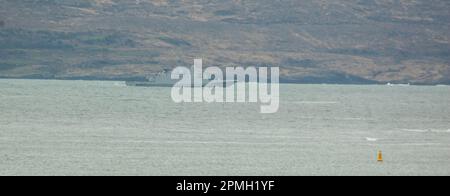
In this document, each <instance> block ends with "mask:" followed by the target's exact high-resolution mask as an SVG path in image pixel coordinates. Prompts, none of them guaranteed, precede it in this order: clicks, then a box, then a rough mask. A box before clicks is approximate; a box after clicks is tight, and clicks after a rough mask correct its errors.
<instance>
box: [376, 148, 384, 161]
mask: <svg viewBox="0 0 450 196" xmlns="http://www.w3.org/2000/svg"><path fill="white" fill-rule="evenodd" d="M377 161H378V162H383V152H381V150H380V151H378V156H377Z"/></svg>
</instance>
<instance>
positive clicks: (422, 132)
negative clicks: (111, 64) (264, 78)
mask: <svg viewBox="0 0 450 196" xmlns="http://www.w3.org/2000/svg"><path fill="white" fill-rule="evenodd" d="M170 91H171V89H170V88H139V87H127V86H125V85H124V83H122V82H104V81H56V80H53V81H52V80H0V175H450V111H449V110H450V87H449V86H383V85H369V86H357V85H355V86H353V85H295V84H282V85H281V89H280V93H281V94H280V101H281V102H280V110H279V112H278V113H275V114H260V113H259V109H260V105H259V104H254V103H247V104H242V103H240V104H238V103H226V104H224V103H210V104H207V103H185V104H177V103H174V102H173V101H172V99H171V97H170ZM379 150H381V151H382V152H383V156H384V157H383V158H384V162H383V163H379V162H377V152H378V151H379Z"/></svg>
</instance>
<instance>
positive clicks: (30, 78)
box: [0, 76, 450, 86]
mask: <svg viewBox="0 0 450 196" xmlns="http://www.w3.org/2000/svg"><path fill="white" fill-rule="evenodd" d="M7 79H10V80H54V81H109V82H125V81H145V78H141V77H130V78H126V77H124V78H106V77H105V78H103V77H67V78H44V77H4V76H0V80H7ZM280 84H312V85H314V84H316V85H321V84H324V85H388V84H392V85H393V86H397V85H410V86H447V85H450V83H428V84H427V83H409V84H408V83H400V82H386V83H384V82H366V83H363V82H353V83H352V82H343V83H338V82H329V81H328V82H327V81H324V82H299V81H295V80H289V79H280Z"/></svg>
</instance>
